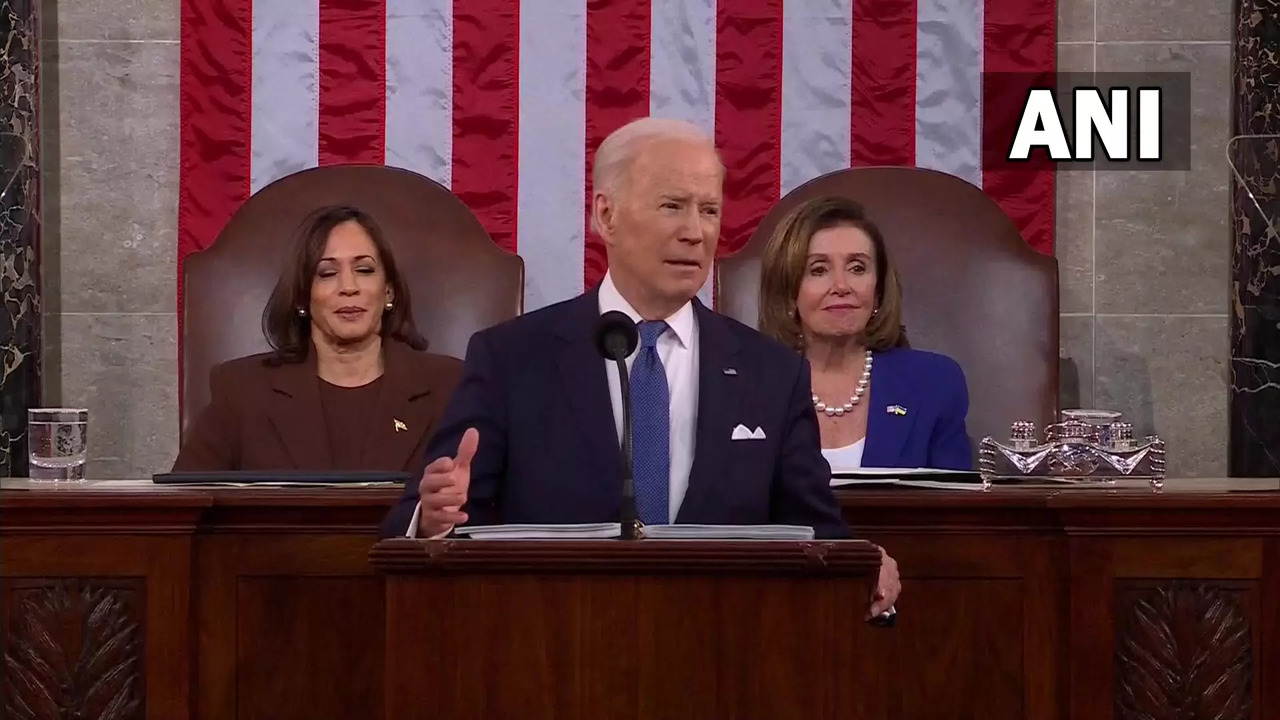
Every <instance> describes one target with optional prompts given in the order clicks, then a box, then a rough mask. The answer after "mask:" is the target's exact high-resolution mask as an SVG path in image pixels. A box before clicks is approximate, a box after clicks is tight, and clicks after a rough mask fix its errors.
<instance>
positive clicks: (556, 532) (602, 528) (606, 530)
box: [454, 523, 622, 540]
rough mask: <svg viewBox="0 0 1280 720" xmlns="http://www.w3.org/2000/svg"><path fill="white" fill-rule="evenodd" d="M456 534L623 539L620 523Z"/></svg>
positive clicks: (489, 528)
mask: <svg viewBox="0 0 1280 720" xmlns="http://www.w3.org/2000/svg"><path fill="white" fill-rule="evenodd" d="M454 532H455V533H456V534H458V535H465V536H467V537H470V538H471V539H472V540H574V539H579V540H582V539H610V538H616V537H621V536H622V526H621V525H619V524H618V523H582V524H577V525H573V524H568V525H534V524H512V525H474V526H464V527H460V528H457V529H456V530H454Z"/></svg>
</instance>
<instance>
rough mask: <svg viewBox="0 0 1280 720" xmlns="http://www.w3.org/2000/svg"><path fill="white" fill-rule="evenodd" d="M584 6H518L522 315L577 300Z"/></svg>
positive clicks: (566, 1)
mask: <svg viewBox="0 0 1280 720" xmlns="http://www.w3.org/2000/svg"><path fill="white" fill-rule="evenodd" d="M586 13H587V7H586V0H521V3H520V57H519V68H520V100H519V102H520V117H519V126H520V127H519V134H520V140H519V161H518V162H519V165H518V168H517V170H518V176H517V199H516V235H517V241H516V248H517V251H518V252H519V253H520V256H521V257H522V258H523V259H524V263H525V284H524V302H525V310H526V311H528V310H536V309H538V308H540V307H544V306H546V305H550V304H552V303H556V302H559V301H561V300H567V299H569V298H572V297H574V296H576V295H579V294H581V293H582V290H583V287H582V286H583V274H584V273H583V262H584V260H583V256H584V250H583V248H584V245H585V243H586V231H587V227H586V187H587V180H586V142H587V141H586V73H587V71H586V57H587V47H586V45H587V39H586V38H587V14H586Z"/></svg>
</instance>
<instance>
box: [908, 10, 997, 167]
mask: <svg viewBox="0 0 1280 720" xmlns="http://www.w3.org/2000/svg"><path fill="white" fill-rule="evenodd" d="M916 13H917V31H916V165H917V166H919V167H922V168H928V169H931V170H939V171H942V172H946V173H951V174H952V175H955V176H957V177H960V178H963V179H965V180H968V181H969V182H971V183H973V184H974V185H976V186H978V187H982V54H983V53H982V49H983V27H984V17H983V0H919V5H918V7H917V10H916Z"/></svg>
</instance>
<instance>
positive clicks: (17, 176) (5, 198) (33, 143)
mask: <svg viewBox="0 0 1280 720" xmlns="http://www.w3.org/2000/svg"><path fill="white" fill-rule="evenodd" d="M39 9H40V0H0V50H2V52H0V191H2V192H3V195H0V255H2V262H0V296H2V297H3V299H4V309H5V315H4V319H3V321H0V353H2V354H3V355H2V357H0V476H23V475H26V472H27V443H26V425H27V409H28V408H30V407H32V406H34V405H36V404H37V403H39V399H40V275H39V271H38V268H39V249H40V212H39V201H40V133H39V127H40V126H39V112H40V108H39V97H40V95H39V87H40V46H39V43H40V31H39V18H38V14H39Z"/></svg>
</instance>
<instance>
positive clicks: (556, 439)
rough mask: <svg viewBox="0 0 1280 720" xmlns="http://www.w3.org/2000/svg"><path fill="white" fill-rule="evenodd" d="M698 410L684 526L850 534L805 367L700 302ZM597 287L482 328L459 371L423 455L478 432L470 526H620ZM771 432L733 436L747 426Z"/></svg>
mask: <svg viewBox="0 0 1280 720" xmlns="http://www.w3.org/2000/svg"><path fill="white" fill-rule="evenodd" d="M693 302H694V309H695V313H696V317H697V322H698V337H699V368H698V418H697V435H696V439H695V455H694V463H693V468H692V470H691V472H690V476H689V486H688V490H687V492H686V495H685V498H684V502H683V503H682V505H681V507H680V512H679V513H678V514H677V517H676V522H677V523H697V524H734V525H755V524H770V523H777V524H789V525H807V526H812V527H813V528H814V532H815V535H816V536H817V537H819V538H844V537H849V535H850V532H849V529H848V526H847V525H846V524H845V522H844V519H843V518H842V516H841V511H840V507H839V504H838V502H837V500H836V497H835V494H834V493H833V492H832V490H831V485H830V482H831V475H830V467H829V466H828V465H827V462H826V460H825V459H824V458H823V457H822V453H821V443H820V441H819V435H818V419H817V414H816V413H815V412H814V409H813V404H812V400H811V395H812V393H811V391H810V381H809V377H810V375H809V365H808V363H807V362H806V361H804V359H803V358H801V357H800V356H799V355H798V354H796V353H795V352H794V351H792V350H789V349H787V348H786V347H784V346H783V345H782V344H780V343H777V342H775V341H773V340H771V339H769V338H766V337H765V336H764V335H761V334H760V333H758V332H756V331H755V330H752V329H751V328H748V327H747V326H745V325H743V324H741V323H738V322H736V321H734V320H731V319H729V318H727V317H725V316H723V315H718V314H716V313H714V312H712V311H710V310H708V309H707V308H706V307H704V306H703V305H702V304H701V303H699V302H698V301H697V300H694V301H693ZM599 315H600V311H599V300H598V290H592V291H590V292H588V293H587V294H585V295H582V296H580V297H578V298H575V299H573V300H568V301H565V302H562V303H558V304H556V305H552V306H549V307H546V308H543V309H541V310H537V311H534V312H532V313H529V314H527V315H523V316H521V317H519V318H516V319H514V320H510V321H508V322H505V323H502V324H500V325H497V326H495V327H492V328H488V329H486V330H483V331H481V332H478V333H476V334H475V335H474V336H472V338H471V342H470V344H469V345H468V347H467V357H466V362H465V365H464V369H463V373H462V380H461V381H460V383H459V384H458V387H457V389H456V390H455V392H454V394H453V397H452V398H451V399H450V402H449V405H448V407H447V408H446V409H445V411H444V415H443V417H442V418H441V421H440V424H439V425H438V429H437V431H436V434H435V435H434V437H433V438H432V439H431V440H430V441H429V442H428V444H427V450H426V457H425V458H424V466H425V463H430V462H432V461H434V460H435V459H436V458H438V457H442V456H450V457H452V456H453V455H454V454H455V453H456V452H457V449H458V443H459V442H460V440H461V439H462V433H463V432H464V431H465V430H466V429H467V428H469V427H475V428H477V429H478V430H479V432H480V443H479V447H478V448H477V450H476V455H475V457H474V458H473V459H472V464H471V487H470V490H469V492H468V499H467V504H466V506H465V507H464V508H463V510H464V511H465V512H466V513H467V514H468V516H469V520H468V524H469V525H490V524H503V523H588V522H617V521H618V519H619V517H620V514H621V513H620V510H621V505H622V477H623V462H622V450H621V443H620V442H619V440H618V437H617V432H616V430H615V425H614V420H613V409H612V404H611V402H610V399H609V386H608V379H607V376H606V374H605V373H606V366H605V361H604V360H603V359H601V357H600V356H599V355H598V354H597V352H596V349H595V346H594V344H593V342H592V333H593V331H594V328H595V325H596V322H597V320H598V318H599ZM739 424H742V425H746V426H747V427H748V428H752V429H754V428H756V427H760V428H761V429H763V431H764V434H765V439H763V440H733V439H732V433H733V429H734V428H735V427H736V426H737V425H739ZM417 502H418V480H417V479H412V480H410V481H409V482H408V483H407V484H406V487H405V490H404V494H403V496H402V497H401V499H400V501H399V502H398V503H397V505H396V506H395V507H394V508H392V510H391V512H390V513H389V514H388V515H387V518H386V520H385V521H384V522H383V525H382V528H381V532H382V534H383V536H384V537H390V536H398V535H403V534H404V533H405V531H406V530H407V529H408V526H409V522H410V520H411V518H412V516H413V511H414V507H415V506H416V505H417Z"/></svg>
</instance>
